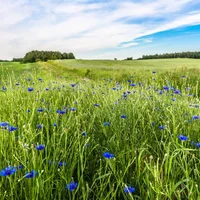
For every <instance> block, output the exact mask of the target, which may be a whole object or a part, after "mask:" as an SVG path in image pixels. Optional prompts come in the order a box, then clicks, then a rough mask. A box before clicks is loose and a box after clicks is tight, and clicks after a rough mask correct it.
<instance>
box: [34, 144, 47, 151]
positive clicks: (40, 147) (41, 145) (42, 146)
mask: <svg viewBox="0 0 200 200" xmlns="http://www.w3.org/2000/svg"><path fill="white" fill-rule="evenodd" d="M35 148H36V149H37V150H39V151H41V150H43V149H44V148H45V146H44V145H43V144H40V145H37V146H36V147H35Z"/></svg>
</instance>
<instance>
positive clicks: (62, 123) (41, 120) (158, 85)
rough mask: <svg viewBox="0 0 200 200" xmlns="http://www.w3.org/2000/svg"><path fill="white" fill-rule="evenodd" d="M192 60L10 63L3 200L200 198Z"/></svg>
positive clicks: (2, 77) (1, 75)
mask: <svg viewBox="0 0 200 200" xmlns="http://www.w3.org/2000/svg"><path fill="white" fill-rule="evenodd" d="M178 60H179V64H177V63H176V62H178ZM152 62H154V63H152ZM173 62H174V65H173ZM183 62H184V60H183ZM185 62H186V63H187V59H186V60H185ZM190 62H191V65H189V61H188V63H187V64H188V68H183V67H181V65H182V64H181V59H177V60H176V59H174V60H173V61H170V64H169V62H167V61H164V60H160V61H159V63H158V60H156V61H153V60H152V61H148V63H149V65H150V67H149V68H144V66H146V65H147V62H145V61H130V62H129V61H113V62H111V61H79V60H66V61H63V60H61V61H48V62H47V63H31V64H29V63H28V64H19V63H3V64H2V66H0V82H1V87H4V88H2V91H1V92H0V97H1V98H0V112H1V115H0V151H1V154H0V160H1V162H0V176H1V177H0V199H13V200H21V199H24V200H28V199H38V200H39V199H42V200H48V199H58V200H63V199H69V200H76V199H83V200H88V199H91V200H93V199H94V200H101V199H103V200H104V199H105V200H118V199H119V200H131V199H138V200H149V199H163V200H175V199H176V200H183V199H200V192H199V187H200V183H199V180H200V158H199V156H200V154H199V151H200V149H199V146H200V145H199V142H200V138H199V123H200V121H199V120H200V116H199V106H200V101H199V95H200V85H199V76H198V73H197V72H198V71H199V69H198V67H196V68H195V69H192V68H191V67H190V66H194V63H196V66H198V62H197V61H196V60H195V61H194V60H190ZM168 65H173V66H172V67H171V68H169V66H168ZM176 65H179V68H178V67H176ZM85 66H87V68H86V67H85ZM102 66H104V68H107V69H106V70H104V69H102V68H103V67H102ZM160 66H162V67H160ZM126 68H128V69H127V71H125V70H124V69H126ZM13 70H14V72H13ZM87 70H90V71H87ZM102 71H103V72H102ZM124 71H125V72H124ZM49 72H51V73H49ZM87 72H88V73H87ZM122 72H124V74H123V75H122ZM86 73H87V75H88V76H90V78H87V77H85V76H84V75H85V74H86ZM97 74H98V75H97ZM105 75H106V76H105ZM177 91H179V92H177ZM9 127H17V129H14V130H13V129H12V131H11V132H9V130H10V129H9Z"/></svg>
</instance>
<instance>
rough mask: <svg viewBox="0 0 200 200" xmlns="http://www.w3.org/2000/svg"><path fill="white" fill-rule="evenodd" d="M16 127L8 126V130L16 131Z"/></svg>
mask: <svg viewBox="0 0 200 200" xmlns="http://www.w3.org/2000/svg"><path fill="white" fill-rule="evenodd" d="M17 129H18V128H17V127H14V126H8V131H9V132H12V131H16V130H17Z"/></svg>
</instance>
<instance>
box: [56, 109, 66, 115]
mask: <svg viewBox="0 0 200 200" xmlns="http://www.w3.org/2000/svg"><path fill="white" fill-rule="evenodd" d="M56 113H58V114H60V115H64V114H65V113H66V110H56Z"/></svg>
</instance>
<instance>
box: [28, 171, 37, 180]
mask: <svg viewBox="0 0 200 200" xmlns="http://www.w3.org/2000/svg"><path fill="white" fill-rule="evenodd" d="M37 175H38V172H35V170H32V171H31V172H26V176H25V177H26V178H34V177H35V176H37Z"/></svg>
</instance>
